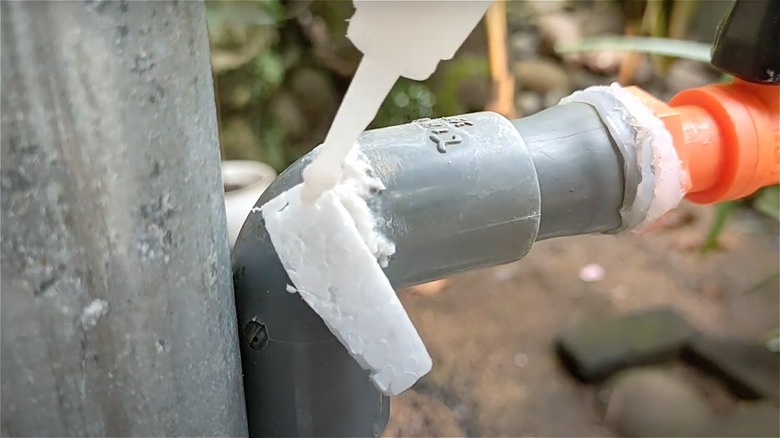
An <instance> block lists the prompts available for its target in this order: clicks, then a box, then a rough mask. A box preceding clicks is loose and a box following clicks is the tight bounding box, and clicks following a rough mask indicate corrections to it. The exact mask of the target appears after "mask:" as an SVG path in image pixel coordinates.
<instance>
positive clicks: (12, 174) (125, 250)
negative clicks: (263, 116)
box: [0, 1, 247, 436]
mask: <svg viewBox="0 0 780 438" xmlns="http://www.w3.org/2000/svg"><path fill="white" fill-rule="evenodd" d="M0 11H1V14H2V66H1V70H2V125H1V126H2V134H1V137H2V172H1V178H0V185H1V187H2V196H1V198H2V225H1V226H2V275H1V277H0V278H1V279H2V304H1V305H0V308H1V309H2V359H1V361H0V362H1V365H2V392H1V394H2V395H1V396H2V421H1V422H0V428H1V429H2V430H1V432H2V435H28V436H45V435H59V436H74V435H98V436H122V435H136V436H195V435H198V436H240V435H245V434H246V433H247V429H246V415H245V407H244V396H243V391H242V384H241V371H240V362H239V354H238V344H237V333H236V319H235V308H234V300H233V292H232V287H231V278H230V262H229V253H228V239H227V229H226V223H225V212H224V206H223V201H222V196H221V190H222V185H221V177H220V170H219V148H218V143H217V125H216V111H215V104H214V93H213V87H212V78H211V72H210V66H209V47H208V40H207V35H206V23H205V8H204V5H203V3H202V2H190V1H187V2H165V3H161V2H112V1H86V2H2V3H1V4H0Z"/></svg>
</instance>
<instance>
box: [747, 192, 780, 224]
mask: <svg viewBox="0 0 780 438" xmlns="http://www.w3.org/2000/svg"><path fill="white" fill-rule="evenodd" d="M753 207H754V208H755V209H756V210H757V211H759V212H760V213H763V214H765V215H767V216H769V217H771V218H774V219H776V220H780V186H770V187H766V188H764V189H763V190H761V193H760V194H759V195H758V197H757V198H756V200H755V202H754V203H753Z"/></svg>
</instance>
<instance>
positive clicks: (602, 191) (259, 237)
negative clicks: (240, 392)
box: [233, 104, 623, 436]
mask: <svg viewBox="0 0 780 438" xmlns="http://www.w3.org/2000/svg"><path fill="white" fill-rule="evenodd" d="M524 139H525V141H524ZM526 143H529V147H528V148H527V147H526ZM358 148H359V149H360V151H361V152H362V153H363V154H364V155H365V156H366V157H367V158H368V159H369V161H370V162H371V164H372V166H373V168H374V170H375V172H376V174H377V176H379V178H380V179H381V180H382V181H383V182H384V183H385V185H386V186H387V189H386V190H385V191H383V192H381V193H380V194H379V195H378V196H376V197H375V198H374V199H372V201H371V206H372V208H373V210H374V211H375V212H376V213H377V215H378V216H379V217H382V218H384V220H385V223H384V226H383V231H384V233H385V234H386V235H387V237H389V238H390V240H392V241H393V242H395V244H396V249H397V252H396V254H395V255H394V256H393V257H392V258H391V261H390V263H389V265H388V267H387V268H386V269H385V273H386V275H387V277H388V279H389V280H390V282H391V283H392V284H393V285H394V286H396V287H401V286H408V285H412V284H416V283H421V282H425V281H429V280H433V279H436V278H441V277H446V276H449V275H452V274H455V273H458V272H462V271H465V270H469V269H476V268H480V267H487V266H494V265H498V264H503V263H508V262H511V261H514V260H518V259H520V258H521V257H522V256H523V255H525V254H526V253H527V251H528V250H529V249H530V247H531V245H532V244H533V242H534V241H535V240H537V239H540V238H548V237H553V236H562V235H571V234H578V233H588V232H602V231H610V230H612V229H616V228H617V227H618V226H619V225H620V221H619V219H620V216H619V213H618V210H619V207H620V206H621V205H622V196H623V187H622V179H621V177H620V173H621V167H620V159H619V155H618V152H617V150H616V149H614V148H613V147H612V143H611V140H610V138H609V135H608V133H607V131H606V128H605V127H604V126H603V124H601V122H600V120H599V118H598V115H597V113H596V112H595V111H593V110H592V109H591V108H590V107H589V106H587V105H580V104H572V105H565V106H560V107H556V108H554V109H551V110H548V111H546V112H545V113H543V114H540V115H539V116H535V117H534V120H532V121H529V122H515V123H514V125H513V124H512V123H511V122H509V121H508V120H506V119H504V118H503V117H501V116H498V115H496V114H492V113H478V114H470V115H465V116H460V117H456V118H448V119H446V120H436V121H430V120H424V121H418V122H415V123H411V124H407V125H401V126H395V127H390V128H384V129H378V130H375V131H369V132H366V133H364V134H363V136H361V138H360V140H359V145H358ZM314 154H316V151H315V152H314V153H312V154H310V155H308V156H306V157H303V158H302V159H301V160H299V161H298V162H296V163H295V164H293V165H292V166H290V168H288V169H287V170H286V171H285V172H283V173H282V174H281V175H280V176H279V177H278V178H277V180H276V181H275V182H274V183H273V184H272V185H271V187H270V188H269V189H268V190H267V191H266V192H265V193H264V194H263V196H262V197H261V198H260V199H259V200H258V203H257V206H262V205H263V204H264V203H265V202H266V201H267V200H270V199H272V198H274V197H275V196H277V195H278V194H280V193H282V192H283V191H285V190H287V189H289V188H291V187H293V186H295V185H296V184H299V183H300V182H301V170H302V169H303V168H304V167H305V166H306V164H307V163H308V162H310V161H311V159H312V156H313V155H314ZM613 167H614V169H613ZM612 185H614V186H615V187H612ZM613 195H614V196H615V197H616V199H612V198H611V196H613ZM582 197H585V198H586V199H580V198H582ZM602 210H603V211H602ZM563 216H572V217H566V218H564V217H563ZM541 233H543V234H541ZM233 269H234V277H233V278H234V283H235V291H236V304H237V309H238V321H239V326H240V327H241V329H242V331H243V336H242V337H241V356H242V363H243V370H244V387H245V393H246V400H247V412H248V419H249V431H250V435H253V436H367V435H374V436H378V435H379V434H381V432H382V430H383V429H384V426H385V424H386V422H387V419H388V415H389V411H388V400H387V398H386V397H383V396H382V395H381V394H380V393H379V392H378V391H377V390H376V389H375V388H374V386H373V385H372V384H371V383H370V381H369V379H368V374H367V372H366V371H364V370H362V369H361V368H360V367H359V366H358V364H357V362H355V361H354V360H353V359H352V358H351V357H350V356H349V354H348V353H347V351H346V349H345V348H344V346H343V345H342V344H341V343H339V342H338V340H336V339H335V337H334V336H333V334H332V333H330V331H329V330H328V329H327V328H326V327H325V325H324V324H323V323H322V320H321V319H320V318H319V316H317V314H316V313H314V311H313V310H312V309H311V308H309V306H308V305H307V304H306V303H305V302H304V301H303V300H302V299H301V298H300V296H299V295H298V294H290V293H289V292H287V291H286V286H287V284H289V283H290V280H289V278H288V277H287V274H286V272H285V270H284V268H283V267H282V265H281V263H280V262H279V259H278V257H277V256H276V252H275V251H274V248H273V245H272V243H271V241H270V239H269V237H268V234H267V232H266V230H265V226H264V224H263V220H262V215H261V214H253V215H250V216H249V218H248V219H247V221H246V223H245V224H244V227H243V229H242V230H241V233H240V234H239V238H238V240H237V242H236V245H235V249H234V252H233Z"/></svg>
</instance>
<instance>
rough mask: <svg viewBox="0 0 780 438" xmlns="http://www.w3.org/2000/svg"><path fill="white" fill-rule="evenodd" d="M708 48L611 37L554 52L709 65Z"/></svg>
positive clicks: (680, 42) (682, 42)
mask: <svg viewBox="0 0 780 438" xmlns="http://www.w3.org/2000/svg"><path fill="white" fill-rule="evenodd" d="M710 48H711V46H710V45H709V44H705V43H699V42H695V41H685V40H674V39H669V38H655V37H620V36H612V37H594V38H584V39H583V40H582V41H579V42H578V43H576V44H559V45H557V46H556V47H555V51H556V52H557V53H558V54H561V55H563V54H566V53H581V52H601V51H624V52H635V53H644V54H648V55H662V56H665V57H670V58H684V59H690V60H693V61H699V62H706V63H709V62H710Z"/></svg>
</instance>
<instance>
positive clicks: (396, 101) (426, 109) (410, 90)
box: [371, 79, 436, 128]
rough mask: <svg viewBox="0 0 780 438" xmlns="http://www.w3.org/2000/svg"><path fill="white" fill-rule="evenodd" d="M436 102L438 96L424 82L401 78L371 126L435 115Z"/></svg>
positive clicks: (375, 126)
mask: <svg viewBox="0 0 780 438" xmlns="http://www.w3.org/2000/svg"><path fill="white" fill-rule="evenodd" d="M435 104H436V97H435V96H434V95H433V93H432V92H431V90H430V89H429V88H428V85H426V84H425V83H424V82H416V81H411V80H408V79H400V80H399V81H398V82H397V83H396V84H395V86H394V87H393V89H392V90H391V91H390V94H389V95H388V96H387V98H386V99H385V102H384V103H383V104H382V106H381V107H380V108H379V112H378V113H377V116H376V118H375V119H374V122H373V123H372V124H371V127H372V128H380V127H384V126H390V125H397V124H400V123H406V122H409V121H410V120H414V119H419V118H424V117H434V116H435V115H434V111H433V108H434V105H435Z"/></svg>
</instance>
